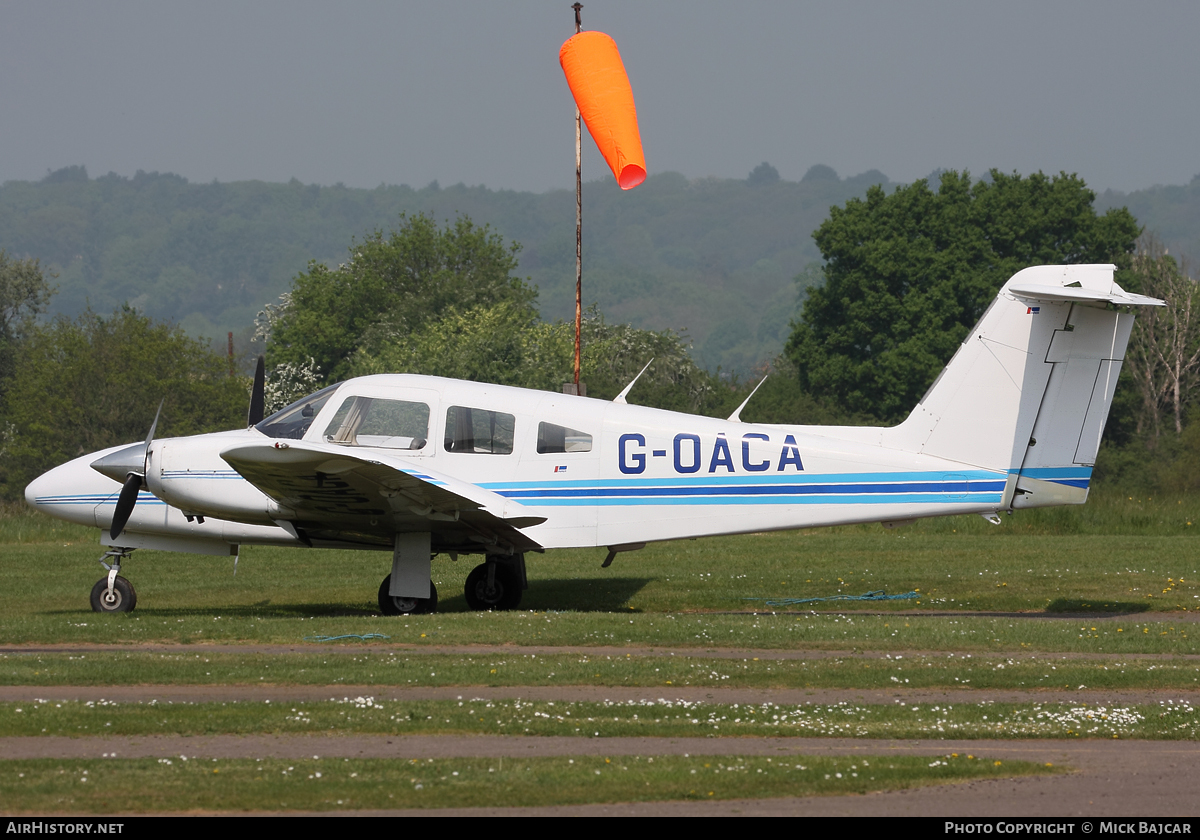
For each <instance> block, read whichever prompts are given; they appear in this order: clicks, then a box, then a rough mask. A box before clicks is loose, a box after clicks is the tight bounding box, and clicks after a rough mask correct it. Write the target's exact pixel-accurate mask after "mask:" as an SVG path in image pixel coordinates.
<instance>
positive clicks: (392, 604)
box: [379, 575, 438, 615]
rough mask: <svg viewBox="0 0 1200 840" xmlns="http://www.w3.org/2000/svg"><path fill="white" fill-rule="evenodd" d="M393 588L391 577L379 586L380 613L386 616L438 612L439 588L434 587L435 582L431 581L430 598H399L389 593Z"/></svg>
mask: <svg viewBox="0 0 1200 840" xmlns="http://www.w3.org/2000/svg"><path fill="white" fill-rule="evenodd" d="M391 586H392V576H391V575H388V576H387V577H385V578H384V579H383V583H381V584H379V611H380V612H381V613H383V614H384V615H425V614H428V613H435V612H437V602H438V596H437V587H436V586H434V585H433V581H429V597H428V598H399V597H396V596H393V595H391V594H390V593H389V592H388V590H389V589H390V588H391Z"/></svg>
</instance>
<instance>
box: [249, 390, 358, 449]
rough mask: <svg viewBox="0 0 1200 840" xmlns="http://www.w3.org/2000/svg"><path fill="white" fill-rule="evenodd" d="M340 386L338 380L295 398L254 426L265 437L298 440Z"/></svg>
mask: <svg viewBox="0 0 1200 840" xmlns="http://www.w3.org/2000/svg"><path fill="white" fill-rule="evenodd" d="M340 387H341V383H340V382H339V383H338V384H337V385H330V386H329V387H328V388H322V389H321V390H320V391H317V392H316V393H315V394H309V395H308V396H307V397H304V398H303V399H300V400H296V401H295V402H294V403H292V404H291V405H289V406H286V407H284V408H281V409H280V410H279V411H277V412H275V413H274V414H272V415H271V416H270V417H268V418H266V419H265V420H263V421H262V422H261V423H259V424H258V425H257V426H255V427H254V428H256V429H258V430H259V431H260V432H262V433H263V434H264V435H266V436H267V437H272V438H286V439H288V440H300V438H302V437H304V433H305V432H307V431H308V427H309V426H311V425H312V422H313V420H314V419H316V416H317V415H318V414H320V413H321V409H322V408H324V407H325V403H327V402H329V398H330V397H332V396H333V392H334V391H336V390H337V389H338V388H340Z"/></svg>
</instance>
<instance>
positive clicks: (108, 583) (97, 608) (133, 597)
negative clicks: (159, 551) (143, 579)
mask: <svg viewBox="0 0 1200 840" xmlns="http://www.w3.org/2000/svg"><path fill="white" fill-rule="evenodd" d="M132 553H133V549H132V548H114V549H112V550H111V551H107V552H105V554H104V557H101V558H100V565H101V566H103V567H104V568H106V569H108V574H107V575H106V576H105V577H102V578H100V580H98V581H96V585H95V586H93V587H92V612H98V613H122V612H132V611H133V608H134V607H136V606H137V591H136V590H135V589H134V588H133V584H132V583H130V582H129V581H128V580H126V579H125V578H123V577H120V576H119V575H118V574H117V573H118V572H120V571H121V561H122V560H124V559H125V558H126V557H128V556H129V555H130V554H132ZM105 559H111V560H112V563H111V564H109V563H105V562H104V561H105Z"/></svg>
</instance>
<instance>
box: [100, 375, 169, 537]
mask: <svg viewBox="0 0 1200 840" xmlns="http://www.w3.org/2000/svg"><path fill="white" fill-rule="evenodd" d="M163 402H166V400H165V398H164V400H163V401H162V402H159V404H158V411H156V412H155V413H154V422H153V423H151V424H150V434H148V435H146V442H145V443H136V444H134V445H133V446H128V447H126V448H125V449H120V450H118V451H116V452H113V453H112V454H111V455H105V456H104V457H103V458H100V459H99V460H97V461H93V462H92V469H94V470H96V472H98V473H101V474H103V475H106V476H108V477H109V478H111V479H113V480H114V481H120V482H121V495H119V496H117V507H116V510H114V511H113V518H112V525H110V526H109V529H108V533H109V535H110V536H111V537H112V538H113V539H114V540H115V539H116V538H117V537H119V536H120V535H121V532H122V531H124V530H125V525H126V524H127V523H128V522H129V517H130V516H131V515H132V514H133V506H134V505H136V504H137V498H138V493H139V492H140V491H141V489H142V487H144V486H145V484H146V462H147V459H148V458H149V453H150V444H151V443H152V442H153V440H154V430H155V429H157V428H158V418H159V417H160V416H161V415H162V407H163Z"/></svg>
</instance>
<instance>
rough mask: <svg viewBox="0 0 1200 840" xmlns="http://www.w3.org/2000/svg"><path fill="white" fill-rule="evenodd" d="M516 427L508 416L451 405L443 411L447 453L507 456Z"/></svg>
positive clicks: (511, 417)
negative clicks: (444, 413)
mask: <svg viewBox="0 0 1200 840" xmlns="http://www.w3.org/2000/svg"><path fill="white" fill-rule="evenodd" d="M515 427H516V418H515V417H513V416H512V415H511V414H504V413H503V412H500V411H488V410H487V409H484V408H465V407H464V406H461V405H452V406H450V408H449V409H448V410H447V411H446V451H447V452H474V453H476V454H483V455H510V454H512V451H513V430H514V428H515Z"/></svg>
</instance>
